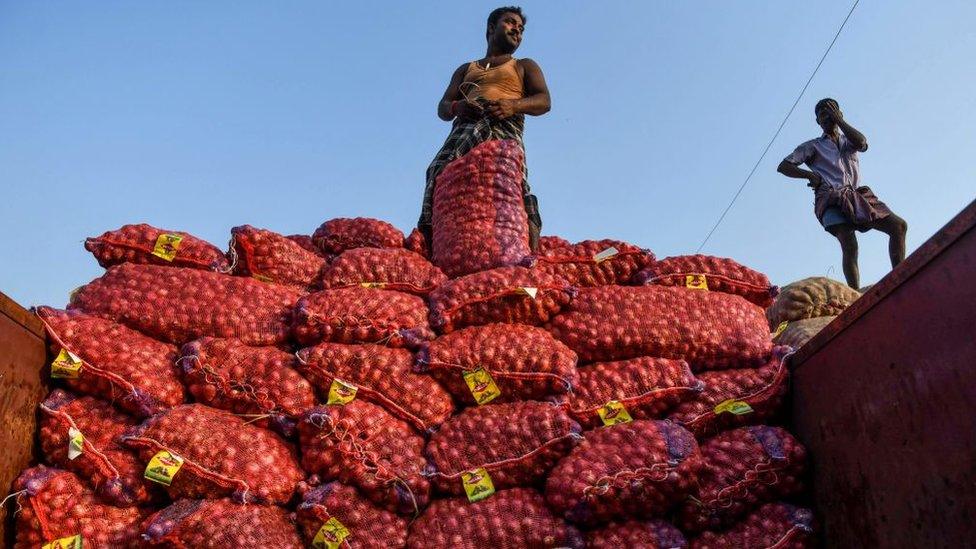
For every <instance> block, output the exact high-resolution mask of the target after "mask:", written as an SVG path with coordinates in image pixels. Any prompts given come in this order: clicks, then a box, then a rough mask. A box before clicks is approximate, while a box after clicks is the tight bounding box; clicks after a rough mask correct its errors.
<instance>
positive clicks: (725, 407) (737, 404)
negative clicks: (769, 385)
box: [715, 398, 752, 416]
mask: <svg viewBox="0 0 976 549" xmlns="http://www.w3.org/2000/svg"><path fill="white" fill-rule="evenodd" d="M722 412H728V413H730V414H734V415H737V416H741V415H744V414H751V413H752V406H749V403H748V402H743V401H741V400H735V399H734V398H730V399H728V400H726V401H723V402H720V403H719V404H718V405H717V406H715V413H716V414H721V413H722Z"/></svg>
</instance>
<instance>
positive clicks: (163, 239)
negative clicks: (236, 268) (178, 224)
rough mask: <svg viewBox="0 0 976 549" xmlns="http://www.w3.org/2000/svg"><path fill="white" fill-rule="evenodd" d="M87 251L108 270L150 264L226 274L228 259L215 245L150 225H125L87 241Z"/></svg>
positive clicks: (185, 234)
mask: <svg viewBox="0 0 976 549" xmlns="http://www.w3.org/2000/svg"><path fill="white" fill-rule="evenodd" d="M85 249H86V250H88V251H89V252H91V253H92V255H94V256H95V259H97V260H98V264H99V265H101V266H102V267H105V268H106V269H107V268H109V267H111V266H113V265H118V264H120V263H150V264H153V265H165V266H168V267H187V268H190V269H205V270H213V271H220V272H226V271H227V269H228V266H227V258H226V257H225V256H224V252H222V251H220V249H219V248H217V247H216V246H214V245H213V244H211V243H209V242H206V241H204V240H201V239H199V238H197V237H195V236H193V235H191V234H188V233H184V232H180V231H167V230H164V229H157V228H156V227H153V226H151V225H146V224H145V223H140V224H138V225H123V226H122V227H120V228H119V229H117V230H114V231H108V232H106V233H105V234H103V235H102V236H97V237H95V236H93V237H90V238H87V239H85Z"/></svg>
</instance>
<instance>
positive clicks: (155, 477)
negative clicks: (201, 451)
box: [143, 450, 183, 486]
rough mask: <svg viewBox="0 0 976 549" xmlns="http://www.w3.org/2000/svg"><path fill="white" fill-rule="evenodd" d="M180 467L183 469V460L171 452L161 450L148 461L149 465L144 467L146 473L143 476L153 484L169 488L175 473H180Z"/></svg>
mask: <svg viewBox="0 0 976 549" xmlns="http://www.w3.org/2000/svg"><path fill="white" fill-rule="evenodd" d="M180 467H183V458H181V457H180V456H178V455H176V454H174V453H172V452H168V451H166V450H162V451H160V452H158V453H156V455H154V456H153V457H152V459H151V460H149V465H146V473H145V475H143V476H145V477H146V478H147V479H149V480H151V481H153V482H158V483H159V484H162V485H164V486H169V485H170V484H172V483H173V477H175V476H176V473H178V472H180Z"/></svg>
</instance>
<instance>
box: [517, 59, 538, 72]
mask: <svg viewBox="0 0 976 549" xmlns="http://www.w3.org/2000/svg"><path fill="white" fill-rule="evenodd" d="M518 64H519V66H520V67H524V68H533V69H538V68H539V64H538V63H536V62H535V59H532V58H529V57H522V58H520V59H519V60H518Z"/></svg>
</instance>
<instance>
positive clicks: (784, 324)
mask: <svg viewBox="0 0 976 549" xmlns="http://www.w3.org/2000/svg"><path fill="white" fill-rule="evenodd" d="M789 325H790V322H789V321H788V320H784V321H783V322H780V323H779V326H777V327H776V331H775V332H773V337H778V336H779V334H781V333H783V330H786V327H787V326H789Z"/></svg>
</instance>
